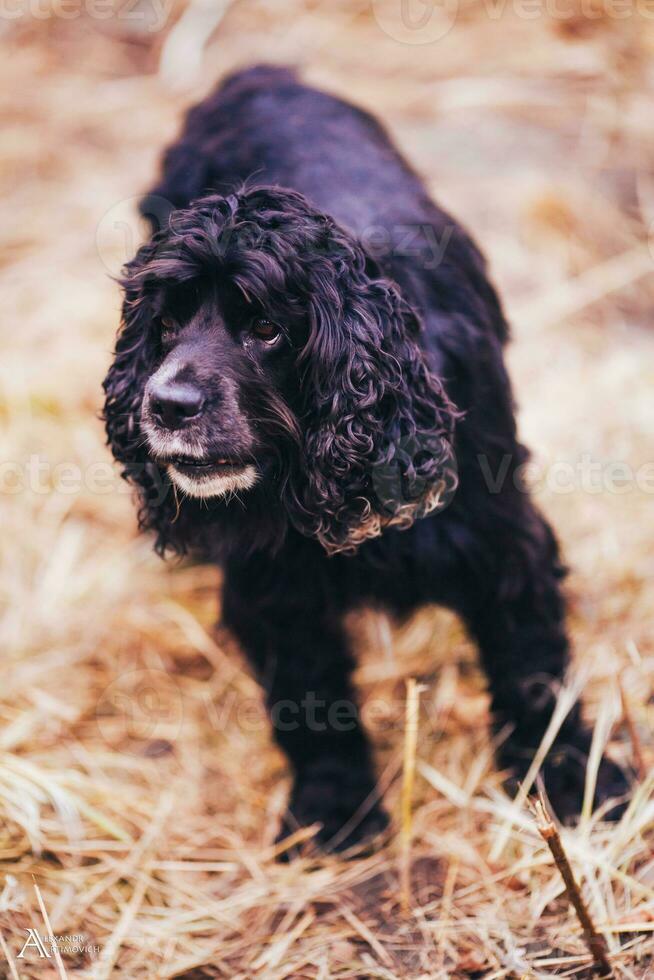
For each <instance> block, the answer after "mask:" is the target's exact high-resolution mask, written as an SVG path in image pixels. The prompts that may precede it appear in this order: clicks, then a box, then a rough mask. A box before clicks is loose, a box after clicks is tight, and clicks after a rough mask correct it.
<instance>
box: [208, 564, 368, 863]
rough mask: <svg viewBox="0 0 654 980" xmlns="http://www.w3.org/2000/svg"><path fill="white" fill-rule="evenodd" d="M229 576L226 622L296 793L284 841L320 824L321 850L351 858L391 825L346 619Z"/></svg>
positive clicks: (312, 596)
mask: <svg viewBox="0 0 654 980" xmlns="http://www.w3.org/2000/svg"><path fill="white" fill-rule="evenodd" d="M261 571H262V570H261V569H259V570H258V572H259V573H258V574H257V572H254V571H252V572H250V573H247V572H245V571H242V570H239V571H238V572H236V571H235V570H232V572H231V573H229V574H228V575H227V578H226V583H225V588H224V595H223V621H224V623H225V625H226V626H227V627H228V628H229V629H230V630H231V631H232V632H233V633H234V634H235V636H236V638H237V639H238V641H239V643H240V644H241V645H242V647H243V649H244V650H245V652H246V654H247V656H248V658H249V660H250V661H251V663H252V665H253V667H254V668H255V670H256V673H257V676H258V679H259V680H260V683H261V684H262V686H263V688H264V690H265V694H266V702H267V706H268V712H269V716H270V720H271V723H272V728H273V733H274V737H275V740H276V741H277V743H278V745H279V746H280V748H281V749H282V750H283V751H284V753H285V754H286V755H287V757H288V759H289V762H290V763H291V767H292V772H293V786H292V790H291V798H290V801H289V806H288V812H287V814H286V817H285V820H284V824H283V827H282V831H281V833H280V839H281V838H283V837H285V836H287V835H288V834H290V833H293V832H294V831H296V830H297V829H298V828H300V827H307V826H310V825H312V824H319V825H320V826H319V830H318V832H317V835H316V837H315V838H314V840H315V841H316V842H317V843H319V844H320V846H321V847H322V848H323V849H325V850H339V851H340V850H345V849H347V848H349V847H351V846H353V845H355V844H358V843H359V842H361V841H363V840H365V839H368V838H371V837H374V836H375V835H376V834H378V833H379V832H380V831H382V830H383V829H384V827H385V826H386V824H387V817H386V815H385V813H384V811H383V810H382V808H381V806H380V805H379V802H378V794H377V790H376V781H375V777H374V772H373V767H372V762H371V757H370V749H369V745H368V741H367V738H366V735H365V732H364V730H363V728H362V725H361V719H360V715H359V707H358V704H357V701H356V698H355V696H354V692H353V689H352V686H351V683H350V673H351V670H352V667H353V660H352V656H351V653H350V650H349V646H348V641H347V637H346V635H345V632H344V629H343V626H342V622H341V616H340V614H339V611H338V609H335V608H334V607H333V606H332V605H330V603H329V601H328V600H327V599H326V597H325V595H324V593H322V592H321V591H320V589H319V588H317V589H316V588H312V587H308V582H307V579H306V578H305V580H304V582H303V588H302V589H301V590H300V594H298V587H297V585H298V583H292V582H289V581H282V579H281V578H280V574H279V573H277V574H276V575H275V576H274V587H273V585H272V580H271V579H270V578H269V577H268V576H267V575H262V574H261Z"/></svg>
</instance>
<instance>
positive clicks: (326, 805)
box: [277, 765, 389, 860]
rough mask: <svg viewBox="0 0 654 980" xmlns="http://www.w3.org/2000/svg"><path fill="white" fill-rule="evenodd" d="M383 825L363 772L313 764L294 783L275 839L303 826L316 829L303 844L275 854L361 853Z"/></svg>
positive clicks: (385, 820) (378, 837)
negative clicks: (316, 852) (309, 769)
mask: <svg viewBox="0 0 654 980" xmlns="http://www.w3.org/2000/svg"><path fill="white" fill-rule="evenodd" d="M388 823H389V819H388V816H387V814H386V812H385V811H384V809H383V808H382V806H381V805H380V804H379V802H378V801H377V799H376V790H375V786H374V783H372V781H371V779H370V774H369V773H368V772H361V773H358V774H357V772H356V771H354V772H353V771H352V770H350V769H347V770H346V769H345V767H344V766H342V765H339V766H337V767H336V766H333V765H330V766H324V765H320V766H318V765H317V766H315V767H313V768H312V770H311V771H309V772H307V773H305V774H304V776H303V778H302V779H298V780H297V781H296V783H295V785H294V787H293V791H292V794H291V799H290V801H289V805H288V810H287V813H286V815H285V817H284V819H283V821H282V827H281V830H280V832H279V835H278V837H277V842H278V843H282V842H283V841H284V840H285V839H286V838H287V837H289V836H291V835H293V834H295V833H296V832H297V831H298V830H299V829H300V828H303V827H311V826H317V830H316V833H315V834H314V836H313V837H311V838H310V840H309V841H308V842H307V844H306V845H296V846H294V847H292V848H288V849H286V850H283V851H282V852H281V853H280V855H279V856H280V859H281V860H289V859H290V858H292V857H296V856H297V855H298V854H301V853H311V852H315V851H320V852H322V853H336V852H338V853H346V852H351V855H352V856H353V857H354V856H362V855H363V854H364V853H368V852H370V851H371V850H373V849H374V847H375V846H376V845H377V844H378V843H379V842H381V839H382V835H383V833H384V831H385V830H386V828H387V827H388Z"/></svg>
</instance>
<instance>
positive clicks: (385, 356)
mask: <svg viewBox="0 0 654 980" xmlns="http://www.w3.org/2000/svg"><path fill="white" fill-rule="evenodd" d="M142 210H143V213H144V214H146V215H148V216H149V217H150V220H151V222H152V224H153V231H154V234H153V236H152V238H151V240H150V241H149V242H148V243H147V244H145V245H143V246H142V247H141V248H140V250H139V252H138V254H137V255H136V257H135V258H134V259H133V261H131V262H130V263H129V264H128V266H127V268H126V275H125V278H124V281H123V287H124V290H125V302H124V309H123V326H122V330H121V332H120V334H119V336H118V341H117V345H116V355H115V360H114V363H113V366H112V367H111V369H110V371H109V374H108V376H107V379H106V381H105V390H106V395H107V400H106V410H105V415H106V424H107V432H108V436H109V441H110V443H111V446H112V449H113V452H114V454H115V456H116V457H117V459H118V460H120V461H121V463H122V464H123V466H124V475H125V476H126V477H127V479H129V480H132V481H133V482H134V483H135V484H136V485H137V486H138V487H139V490H140V497H141V508H140V523H141V526H142V527H143V528H152V529H154V530H155V531H156V532H157V536H158V537H157V548H158V549H159V551H160V552H164V551H165V550H167V549H172V550H174V551H177V552H185V551H187V550H189V549H190V550H193V551H197V552H201V553H203V554H204V555H205V556H206V557H209V558H210V559H213V560H217V561H219V562H220V563H221V565H222V567H223V569H224V573H225V584H224V596H223V618H224V622H225V623H226V624H227V625H228V626H229V627H230V628H231V629H232V630H233V631H234V633H235V634H236V636H237V638H238V640H239V641H240V643H241V644H242V646H243V648H244V650H245V651H246V653H247V655H248V657H249V658H250V660H251V662H252V664H253V665H254V667H255V669H256V670H257V673H258V675H259V677H260V679H261V682H262V684H263V685H264V687H265V689H266V692H267V697H268V703H269V706H270V712H271V717H272V720H273V724H274V729H275V736H276V738H277V741H278V743H279V744H280V746H281V747H282V748H283V750H284V751H285V752H286V754H287V755H288V757H289V759H290V762H291V764H292V767H293V773H294V778H295V782H294V786H293V792H292V797H291V801H290V807H289V817H288V821H287V829H288V828H289V827H290V828H293V827H296V826H298V825H308V824H312V823H314V822H319V823H320V824H321V825H322V830H321V831H320V835H319V839H320V841H321V842H322V844H323V845H324V846H327V847H329V846H331V847H345V846H348V845H350V844H352V843H354V842H356V841H358V840H361V839H363V838H364V837H366V836H369V835H371V834H373V833H374V832H376V831H378V830H379V829H381V828H382V827H383V826H384V824H385V821H386V818H385V816H384V813H383V810H382V809H381V807H380V806H379V803H378V801H377V799H376V796H375V777H374V774H373V768H372V765H371V758H370V750H369V746H368V742H367V740H366V736H365V734H364V732H363V730H362V728H361V726H360V723H359V718H358V712H357V709H356V707H355V701H354V696H353V692H352V688H351V686H350V680H349V676H350V673H351V670H352V666H353V661H352V655H351V653H350V649H349V645H348V641H347V639H346V635H345V632H344V628H343V625H342V621H343V616H344V614H345V613H346V612H347V611H348V610H350V609H352V608H353V607H356V606H360V605H362V604H376V605H379V606H382V607H384V608H385V609H387V610H389V611H390V612H392V613H393V614H395V615H398V616H402V615H405V614H408V613H410V612H411V611H412V610H414V609H415V608H416V607H417V606H419V605H420V604H422V603H428V602H437V603H441V604H444V605H447V606H449V607H451V608H452V609H454V610H456V611H457V612H458V613H460V615H461V616H462V617H463V618H464V621H465V623H466V624H467V627H468V629H469V631H470V633H471V635H472V636H473V637H474V638H475V640H476V641H477V643H478V644H479V648H480V651H481V657H482V661H483V664H484V667H485V669H486V672H487V674H488V678H489V682H490V690H491V694H492V710H493V717H494V722H495V726H496V729H497V730H500V729H502V730H503V734H504V738H503V741H502V743H501V749H500V759H499V761H500V764H501V765H502V766H503V767H506V768H508V769H510V770H512V771H513V772H514V773H515V774H517V775H518V776H520V774H524V771H525V769H526V768H527V767H528V765H529V763H530V761H531V759H532V758H533V754H534V751H535V749H536V748H537V746H538V745H539V743H540V741H541V738H542V736H543V733H544V731H545V729H546V727H547V725H548V722H549V720H550V717H551V711H552V706H553V703H554V699H555V696H556V692H557V687H558V686H559V685H560V683H561V680H562V677H563V674H564V671H565V668H566V664H567V661H568V643H567V640H566V634H565V627H564V608H563V602H562V599H561V594H560V580H561V577H562V574H563V571H562V567H561V564H560V562H559V556H558V550H557V545H556V541H555V538H554V536H553V534H552V531H551V530H550V528H549V527H548V525H547V523H546V522H545V521H544V520H543V518H542V517H541V515H540V514H539V513H538V511H537V510H536V509H535V508H534V505H533V503H532V501H531V500H530V498H529V496H528V493H527V491H526V488H525V486H524V484H523V480H522V464H524V462H525V460H526V458H527V452H526V450H525V449H524V448H523V447H522V446H521V445H520V444H519V443H518V442H517V440H516V429H515V423H514V417H513V402H512V396H511V388H510V384H509V380H508V378H507V375H506V370H505V367H504V363H503V359H502V346H503V344H504V342H505V341H506V339H507V325H506V322H505V320H504V317H503V314H502V310H501V307H500V304H499V302H498V299H497V296H496V294H495V292H494V290H493V288H492V286H491V285H490V284H489V282H488V280H487V278H486V271H485V265H484V261H483V259H482V257H481V255H480V253H479V252H478V250H477V248H476V247H475V245H474V244H473V242H472V241H471V240H470V238H469V237H468V236H467V235H466V233H465V232H464V231H463V230H462V229H461V227H460V226H459V225H457V224H456V222H454V221H453V219H452V218H450V217H449V216H448V215H447V214H445V213H444V212H443V211H441V210H440V209H439V208H438V207H437V206H436V205H435V204H434V203H433V202H432V201H431V200H430V199H429V197H428V195H427V192H426V190H425V188H424V186H423V185H422V183H421V182H420V180H419V178H418V177H417V176H416V174H415V173H414V172H413V171H412V170H411V169H410V167H409V166H408V165H407V163H406V162H405V161H404V160H403V159H402V157H401V156H400V154H399V153H398V152H397V150H396V149H395V148H394V147H393V145H392V143H391V142H390V140H389V138H388V136H387V135H386V133H385V132H384V130H383V129H382V127H381V126H380V125H379V123H377V122H376V121H375V120H374V119H373V118H371V117H370V116H369V115H367V114H366V113H364V112H362V111H361V110H359V109H356V108H354V107H353V106H351V105H348V104H347V103H345V102H342V101H340V100H339V99H336V98H332V97H331V96H329V95H326V94H323V93H321V92H317V91H315V90H313V89H311V88H307V87H306V86H304V85H302V84H301V83H300V82H299V81H298V80H297V79H296V77H295V76H294V75H293V73H292V72H290V71H288V70H282V69H277V68H269V67H258V68H253V69H250V70H248V71H244V72H241V73H238V74H236V75H234V76H232V77H231V78H229V79H228V80H227V81H226V82H225V83H224V84H223V85H222V87H220V88H219V89H218V91H217V92H215V93H214V94H213V95H212V96H210V97H209V98H208V99H207V100H206V101H205V102H203V103H202V104H201V105H198V106H196V107H195V108H194V109H192V110H191V111H190V112H189V114H188V116H187V119H186V124H185V127H184V131H183V133H182V135H181V137H180V139H179V141H178V142H177V143H176V144H175V145H174V146H173V147H172V148H171V149H169V150H168V152H167V153H166V156H165V159H164V166H163V177H162V180H161V182H160V183H159V185H158V186H157V187H156V188H155V190H154V191H153V193H152V194H151V195H150V196H148V197H147V198H146V199H145V200H144V202H143V206H142ZM157 229H158V230H157ZM588 749H589V736H588V733H587V731H586V729H585V728H584V727H583V725H582V722H581V720H580V716H579V712H578V710H576V709H575V710H573V711H572V712H571V713H570V714H569V715H568V717H567V719H566V721H565V722H564V724H563V726H562V728H561V730H560V733H559V735H558V738H557V740H556V743H555V747H554V749H553V750H552V752H551V753H550V757H549V759H548V761H547V762H546V764H545V767H544V770H545V772H544V777H545V784H546V786H547V789H548V791H549V794H550V797H551V799H552V801H553V803H554V805H555V807H556V809H557V811H558V813H559V815H560V816H562V817H567V816H569V815H571V814H574V813H576V812H578V809H579V806H580V801H581V797H582V794H583V785H584V766H585V762H586V759H587V755H588ZM625 790H626V783H625V780H624V777H623V776H622V773H621V772H620V770H618V769H617V768H616V767H615V766H613V765H612V764H611V763H609V762H603V763H602V767H601V770H600V775H599V786H598V796H599V798H601V799H605V798H607V797H610V796H613V795H620V794H623V793H624V792H625Z"/></svg>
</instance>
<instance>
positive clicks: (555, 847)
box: [532, 796, 615, 978]
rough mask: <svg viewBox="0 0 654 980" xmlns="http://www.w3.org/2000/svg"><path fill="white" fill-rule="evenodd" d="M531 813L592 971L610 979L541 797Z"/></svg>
mask: <svg viewBox="0 0 654 980" xmlns="http://www.w3.org/2000/svg"><path fill="white" fill-rule="evenodd" d="M532 810H533V813H534V816H535V817H536V824H537V826H538V830H539V832H540V835H541V837H542V838H543V840H544V841H545V843H546V844H547V846H548V847H549V849H550V851H551V853H552V857H553V858H554V863H555V864H556V866H557V868H558V869H559V872H560V873H561V877H562V878H563V883H564V884H565V890H566V893H567V895H568V898H569V899H570V902H571V903H572V907H573V908H574V910H575V912H576V913H577V918H578V919H579V922H580V924H581V928H582V930H583V933H584V939H585V941H586V945H587V946H588V949H589V951H590V954H591V956H592V957H593V963H594V964H595V966H596V968H597V969H598V970H600V971H601V974H602V976H603V977H607V978H610V977H614V976H615V974H614V973H613V968H612V967H611V963H610V961H609V948H608V946H607V944H606V939H605V938H604V936H603V935H602V934H601V933H600V932H598V931H597V929H596V928H595V924H594V923H593V920H592V918H591V915H590V912H589V911H588V907H587V905H586V903H585V901H584V898H583V896H582V894H581V890H580V888H579V885H578V883H577V880H576V878H575V876H574V872H573V870H572V868H571V866H570V862H569V861H568V856H567V854H566V853H565V850H564V847H563V841H562V840H561V837H560V835H559V831H558V827H557V826H556V824H555V823H554V821H553V820H552V817H551V816H550V814H549V813H548V811H547V808H546V804H545V800H544V798H543V797H542V796H541V798H540V799H539V800H536V801H535V802H534V803H533V806H532Z"/></svg>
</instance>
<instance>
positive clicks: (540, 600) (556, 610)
mask: <svg viewBox="0 0 654 980" xmlns="http://www.w3.org/2000/svg"><path fill="white" fill-rule="evenodd" d="M525 512H526V514H527V518H528V519H529V524H530V527H531V531H530V536H531V546H530V551H528V552H526V554H525V553H524V552H523V554H522V556H518V558H520V559H521V561H522V573H521V574H520V575H516V574H515V572H514V573H513V583H512V585H511V587H509V586H508V585H507V582H506V579H504V578H503V577H502V575H501V574H499V573H498V575H497V577H496V579H495V583H494V588H490V590H489V591H488V592H486V593H485V595H484V596H483V599H481V600H480V601H478V602H477V603H475V604H474V610H470V613H469V615H468V617H467V619H468V624H469V626H470V628H471V631H472V633H473V634H474V635H475V636H476V638H477V640H478V642H479V647H480V651H481V655H482V660H483V663H484V667H485V669H486V672H487V674H488V678H489V683H490V692H491V699H492V710H493V716H494V722H495V728H496V730H500V729H503V728H507V729H508V735H507V737H506V738H505V740H504V741H503V743H502V745H501V747H500V750H499V761H500V763H501V765H502V766H503V767H504V768H507V769H509V770H511V771H512V773H513V775H514V777H515V778H516V779H518V780H520V779H522V778H523V777H524V775H525V774H526V772H527V770H528V769H529V767H530V765H531V762H532V760H533V757H534V755H535V753H536V751H537V749H538V747H539V745H540V743H541V741H542V739H543V736H544V735H545V732H546V730H547V728H548V726H549V723H550V721H551V718H552V712H553V710H554V706H555V703H556V698H557V694H558V692H559V690H560V688H561V685H562V684H563V682H564V679H565V673H566V670H567V667H568V663H569V647H568V639H567V635H566V629H565V608H564V602H563V598H562V595H561V591H560V583H559V578H560V572H559V571H558V555H557V548H556V544H555V541H554V537H553V535H552V533H551V531H550V529H549V527H548V525H547V524H546V522H545V521H544V520H543V519H542V518H541V517H540V515H539V514H538V513H537V512H536V511H535V510H534V509H532V508H531V506H530V504H529V503H528V502H527V503H526V504H525ZM503 555H504V556H507V555H508V556H509V557H510V558H513V557H514V556H513V555H512V553H511V542H510V540H507V541H506V542H505V548H504V549H503ZM526 555H528V556H529V558H530V560H529V561H528V560H527V557H526ZM515 560H516V562H517V560H518V559H517V558H516V559H515ZM513 567H514V568H516V567H520V566H518V565H516V564H514V566H513ZM590 744H591V733H590V731H589V730H588V729H587V727H586V726H585V724H584V722H583V720H582V717H581V707H580V705H579V704H578V703H577V704H575V705H574V706H573V708H572V710H571V711H570V712H569V713H568V715H567V717H565V719H564V720H563V722H562V724H561V727H560V729H559V731H558V733H557V735H556V738H555V740H554V744H553V746H552V748H551V749H550V752H549V754H548V756H547V758H546V760H545V763H544V765H543V777H544V782H545V787H546V790H547V792H548V794H549V796H550V799H551V802H552V804H553V806H554V808H555V810H556V813H557V815H558V816H559V818H560V819H569V818H571V817H574V816H577V815H578V814H579V813H580V811H581V806H582V802H583V797H584V791H585V775H586V764H587V762H588V755H589V751H590ZM628 788H629V787H628V783H627V781H626V779H625V777H624V775H623V773H622V771H621V770H620V769H619V768H618V767H617V766H616V765H615V764H614V763H612V762H611V761H610V760H608V759H603V760H602V762H601V765H600V768H599V772H598V778H597V786H596V792H595V803H596V804H600V803H602V802H604V801H605V800H608V799H614V798H620V797H622V796H623V795H624V794H625V793H626V792H627V791H628ZM616 812H620V810H619V809H618V810H617V811H614V815H615V813H616Z"/></svg>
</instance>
